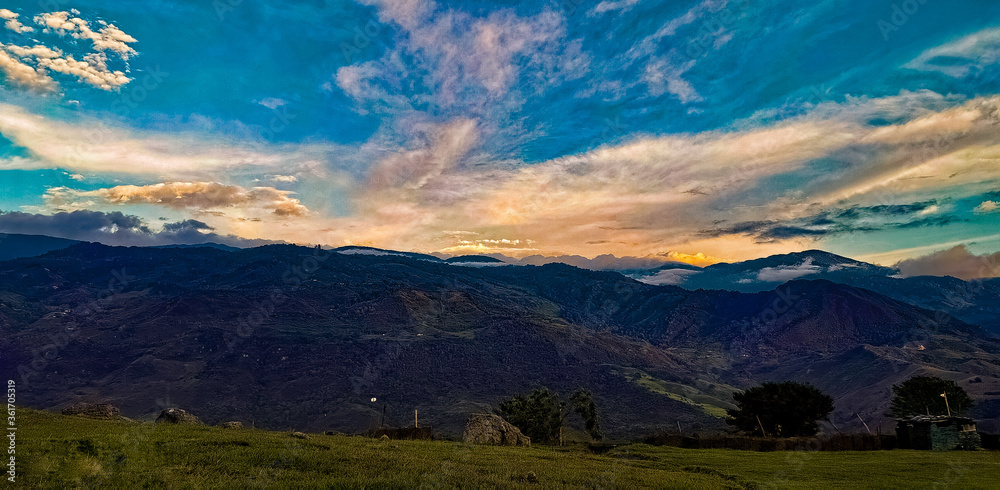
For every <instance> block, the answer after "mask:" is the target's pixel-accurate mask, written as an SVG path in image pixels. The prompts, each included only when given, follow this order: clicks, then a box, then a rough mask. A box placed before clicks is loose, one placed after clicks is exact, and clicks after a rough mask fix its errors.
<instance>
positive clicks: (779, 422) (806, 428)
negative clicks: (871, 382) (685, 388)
mask: <svg viewBox="0 0 1000 490" xmlns="http://www.w3.org/2000/svg"><path fill="white" fill-rule="evenodd" d="M733 400H735V401H736V406H737V408H735V409H732V408H731V409H729V410H726V413H727V414H728V415H729V419H728V420H726V422H727V423H728V424H730V425H733V426H736V428H738V429H739V430H741V431H743V432H746V433H748V434H753V435H763V436H765V437H768V436H770V437H801V436H813V435H816V433H817V432H819V425H818V422H819V421H820V420H828V417H829V415H830V412H832V411H833V398H830V397H829V396H827V395H826V394H824V393H823V392H822V391H820V390H818V389H816V388H815V387H813V386H812V385H809V384H802V383H796V382H793V381H786V382H784V383H764V384H762V385H760V386H755V387H753V388H750V389H748V390H746V391H743V392H739V393H734V394H733ZM762 431H763V432H762Z"/></svg>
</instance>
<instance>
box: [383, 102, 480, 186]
mask: <svg viewBox="0 0 1000 490" xmlns="http://www.w3.org/2000/svg"><path fill="white" fill-rule="evenodd" d="M427 136H428V139H429V140H430V141H429V142H428V144H427V146H426V147H425V148H421V149H417V150H411V151H404V152H400V153H397V154H394V155H391V156H389V157H388V158H385V159H383V160H382V161H380V162H378V163H377V164H376V165H375V167H374V168H373V170H372V172H371V176H370V177H369V186H371V187H372V188H376V189H381V188H386V187H388V188H395V187H406V188H410V189H418V188H421V187H423V186H424V185H426V184H427V183H428V182H429V181H430V180H432V179H434V178H436V177H438V176H440V175H441V174H442V173H444V172H445V171H447V170H451V169H452V168H454V167H455V166H456V165H458V163H459V161H460V159H461V158H462V157H464V156H465V155H466V154H467V153H468V152H469V150H470V149H472V147H473V146H474V145H475V143H476V139H477V137H478V136H477V131H476V122H475V121H473V120H470V119H459V120H456V121H452V122H450V123H448V124H445V125H442V126H438V127H434V128H432V129H431V130H430V131H429V134H428V135H427Z"/></svg>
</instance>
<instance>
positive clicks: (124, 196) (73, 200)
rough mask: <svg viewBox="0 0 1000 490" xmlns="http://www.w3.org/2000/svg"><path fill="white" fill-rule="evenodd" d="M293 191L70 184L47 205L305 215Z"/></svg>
mask: <svg viewBox="0 0 1000 490" xmlns="http://www.w3.org/2000/svg"><path fill="white" fill-rule="evenodd" d="M289 194H291V192H289V191H280V190H277V189H275V188H273V187H254V188H252V189H244V188H243V187H240V186H237V185H224V184H220V183H217V182H168V183H160V184H153V185H144V186H135V185H122V186H117V187H111V188H107V189H97V190H90V191H80V190H75V189H70V188H67V187H54V188H50V189H49V190H48V191H46V193H45V196H44V197H45V201H46V205H47V206H48V207H50V208H53V209H78V208H87V207H91V206H93V205H94V203H95V202H99V203H104V204H115V205H127V204H155V205H159V206H166V207H169V208H173V209H180V210H199V211H212V210H218V211H222V212H225V211H226V210H227V209H228V208H239V210H240V213H247V212H252V211H253V210H254V209H255V208H257V209H262V210H267V211H269V212H270V213H272V214H274V215H277V216H284V217H304V216H308V215H309V214H310V213H309V210H308V209H307V208H306V207H305V206H303V205H302V204H301V203H300V202H299V200H298V199H293V198H291V197H289Z"/></svg>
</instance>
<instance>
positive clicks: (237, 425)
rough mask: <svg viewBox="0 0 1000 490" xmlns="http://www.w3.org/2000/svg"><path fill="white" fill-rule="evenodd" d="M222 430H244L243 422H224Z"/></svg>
mask: <svg viewBox="0 0 1000 490" xmlns="http://www.w3.org/2000/svg"><path fill="white" fill-rule="evenodd" d="M222 428H223V429H236V430H241V429H243V422H224V423H223V424H222Z"/></svg>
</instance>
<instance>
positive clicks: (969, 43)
mask: <svg viewBox="0 0 1000 490" xmlns="http://www.w3.org/2000/svg"><path fill="white" fill-rule="evenodd" d="M997 63H1000V29H998V28H991V29H984V30H982V31H979V32H975V33H973V34H969V35H968V36H965V37H963V38H961V39H958V40H957V41H954V42H951V43H948V44H945V45H942V46H937V47H935V48H932V49H929V50H927V51H924V52H923V53H921V54H920V56H917V57H916V58H914V59H913V61H910V62H909V63H907V64H905V65H903V66H904V67H906V68H910V69H913V70H919V71H934V72H939V73H943V74H945V75H947V76H949V77H952V78H966V77H968V76H970V75H979V74H980V73H982V71H983V70H984V69H986V68H987V67H989V66H990V65H995V64H997Z"/></svg>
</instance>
